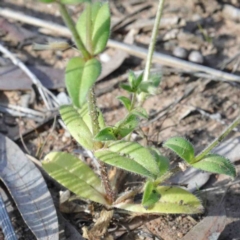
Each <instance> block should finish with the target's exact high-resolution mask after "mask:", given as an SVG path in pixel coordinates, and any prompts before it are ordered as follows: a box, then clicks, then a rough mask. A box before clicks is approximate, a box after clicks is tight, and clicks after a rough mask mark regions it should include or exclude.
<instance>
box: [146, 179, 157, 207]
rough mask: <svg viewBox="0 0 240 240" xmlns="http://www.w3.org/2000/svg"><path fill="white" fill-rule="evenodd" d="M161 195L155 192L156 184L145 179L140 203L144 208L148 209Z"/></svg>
mask: <svg viewBox="0 0 240 240" xmlns="http://www.w3.org/2000/svg"><path fill="white" fill-rule="evenodd" d="M160 197H161V195H160V194H159V193H158V192H157V189H156V186H155V185H154V183H153V182H151V181H147V182H146V184H145V186H144V192H143V198H142V205H143V207H144V208H145V209H150V208H152V207H153V205H154V204H155V203H156V202H158V200H159V199H160Z"/></svg>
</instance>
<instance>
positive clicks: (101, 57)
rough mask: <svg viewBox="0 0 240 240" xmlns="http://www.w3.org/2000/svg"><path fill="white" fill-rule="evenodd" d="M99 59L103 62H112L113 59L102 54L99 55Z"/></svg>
mask: <svg viewBox="0 0 240 240" xmlns="http://www.w3.org/2000/svg"><path fill="white" fill-rule="evenodd" d="M99 58H100V60H101V62H104V63H105V62H109V61H110V60H111V57H110V56H109V55H108V54H107V53H102V54H100V55H99Z"/></svg>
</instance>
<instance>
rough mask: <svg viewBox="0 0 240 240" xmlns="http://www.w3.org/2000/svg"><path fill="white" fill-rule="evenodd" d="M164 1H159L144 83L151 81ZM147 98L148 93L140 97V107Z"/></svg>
mask: <svg viewBox="0 0 240 240" xmlns="http://www.w3.org/2000/svg"><path fill="white" fill-rule="evenodd" d="M164 1H165V0H159V3H158V8H157V15H156V19H155V22H154V26H153V31H152V36H151V42H150V45H149V48H148V55H147V61H146V66H145V70H144V75H143V81H148V79H149V75H150V70H151V65H152V58H153V52H154V48H155V44H156V39H157V34H158V29H159V24H160V20H161V17H162V12H163V6H164ZM145 97H146V93H142V94H141V95H140V106H141V105H142V104H143V102H144V100H145Z"/></svg>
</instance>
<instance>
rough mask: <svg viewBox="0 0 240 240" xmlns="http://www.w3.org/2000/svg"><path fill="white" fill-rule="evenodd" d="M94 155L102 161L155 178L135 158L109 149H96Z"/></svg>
mask: <svg viewBox="0 0 240 240" xmlns="http://www.w3.org/2000/svg"><path fill="white" fill-rule="evenodd" d="M94 156H95V157H96V158H98V159H99V160H100V161H102V162H104V163H106V164H109V165H111V166H114V167H118V168H121V169H123V170H126V171H128V172H132V173H135V174H139V175H141V176H144V177H147V178H151V179H154V178H155V176H154V175H153V174H152V173H150V172H149V171H148V170H147V169H146V168H144V167H143V166H142V165H141V164H139V163H138V162H137V161H135V160H134V159H131V158H129V157H125V156H122V155H120V154H119V153H116V152H112V151H110V150H107V149H100V150H97V151H95V153H94Z"/></svg>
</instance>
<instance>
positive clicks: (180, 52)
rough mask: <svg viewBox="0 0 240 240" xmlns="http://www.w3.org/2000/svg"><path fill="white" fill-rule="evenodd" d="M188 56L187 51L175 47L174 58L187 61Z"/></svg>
mask: <svg viewBox="0 0 240 240" xmlns="http://www.w3.org/2000/svg"><path fill="white" fill-rule="evenodd" d="M187 54H188V53H187V50H186V49H185V48H182V47H175V48H174V49H173V56H175V57H178V58H183V59H186V58H187Z"/></svg>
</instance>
